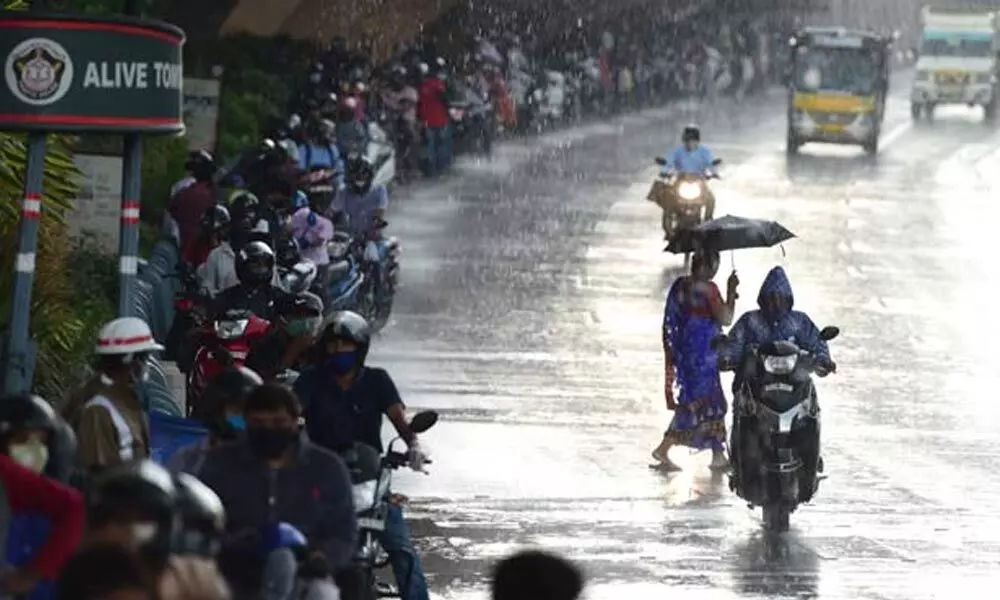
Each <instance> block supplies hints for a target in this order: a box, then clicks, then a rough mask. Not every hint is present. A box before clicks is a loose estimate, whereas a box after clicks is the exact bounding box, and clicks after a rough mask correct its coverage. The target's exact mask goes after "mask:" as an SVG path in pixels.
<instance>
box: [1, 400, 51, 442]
mask: <svg viewBox="0 0 1000 600" xmlns="http://www.w3.org/2000/svg"><path fill="white" fill-rule="evenodd" d="M59 421H60V419H59V417H58V416H56V413H55V411H54V410H52V406H50V405H49V403H48V402H46V401H45V400H44V399H43V398H41V397H40V396H36V395H34V394H16V395H12V396H6V397H4V398H2V399H0V437H6V436H7V435H8V434H9V433H10V432H12V431H15V430H18V429H42V430H44V431H47V432H49V434H50V435H51V434H54V433H55V432H56V428H57V427H58V423H59Z"/></svg>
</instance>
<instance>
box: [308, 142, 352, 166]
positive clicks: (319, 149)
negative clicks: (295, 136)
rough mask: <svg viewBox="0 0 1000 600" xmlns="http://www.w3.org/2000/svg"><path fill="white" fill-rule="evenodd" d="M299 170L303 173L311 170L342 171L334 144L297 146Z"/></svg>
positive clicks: (338, 154)
mask: <svg viewBox="0 0 1000 600" xmlns="http://www.w3.org/2000/svg"><path fill="white" fill-rule="evenodd" d="M299 168H300V169H302V170H303V171H310V170H312V169H342V168H343V163H342V162H341V160H340V152H339V151H338V150H337V146H336V145H335V144H326V145H319V144H313V143H307V144H301V145H300V146H299Z"/></svg>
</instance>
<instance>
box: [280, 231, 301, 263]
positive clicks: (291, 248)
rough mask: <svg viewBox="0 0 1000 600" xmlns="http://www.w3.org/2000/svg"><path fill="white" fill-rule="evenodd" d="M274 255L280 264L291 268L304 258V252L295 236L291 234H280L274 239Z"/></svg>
mask: <svg viewBox="0 0 1000 600" xmlns="http://www.w3.org/2000/svg"><path fill="white" fill-rule="evenodd" d="M274 255H275V257H276V259H277V263H278V266H281V267H284V268H286V269H290V268H292V267H293V266H295V265H297V264H298V263H299V261H301V260H302V253H301V251H300V250H299V245H298V244H297V243H296V242H295V238H293V237H292V236H290V235H282V236H278V239H276V240H275V241H274Z"/></svg>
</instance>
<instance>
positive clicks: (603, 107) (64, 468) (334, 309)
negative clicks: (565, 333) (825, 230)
mask: <svg viewBox="0 0 1000 600" xmlns="http://www.w3.org/2000/svg"><path fill="white" fill-rule="evenodd" d="M580 27H582V25H581V26H580ZM697 31H698V30H686V29H680V28H678V29H677V31H676V32H675V34H674V35H673V36H662V35H661V36H654V35H650V36H646V37H644V38H643V39H645V40H648V43H645V42H644V43H643V44H633V43H631V42H629V41H628V39H627V36H624V35H623V34H620V33H619V34H617V35H615V34H612V33H611V32H610V31H603V32H598V34H597V35H594V36H588V35H584V34H583V32H582V30H580V29H579V28H578V30H575V31H573V32H572V35H569V34H568V35H567V36H566V37H565V39H563V40H562V41H561V42H560V43H558V44H550V46H549V47H543V46H542V45H541V44H540V43H536V42H535V41H534V40H528V39H525V40H522V39H520V38H519V37H518V36H515V35H509V34H506V35H501V34H497V35H494V36H492V38H493V39H490V36H488V35H485V34H483V35H478V36H475V37H474V38H473V39H471V40H470V41H469V43H468V44H466V45H465V46H464V49H463V50H462V52H460V53H459V54H458V55H456V56H454V58H453V60H449V59H445V58H443V57H441V56H440V53H439V52H438V51H437V50H436V49H435V48H434V47H433V45H431V44H424V45H421V46H415V47H410V48H407V49H404V50H403V51H401V52H400V53H399V54H398V55H397V56H396V57H395V58H394V59H393V60H391V61H390V62H389V63H388V64H386V65H384V66H383V67H381V68H378V69H372V68H371V65H370V64H369V63H370V61H369V60H368V59H367V57H365V56H364V55H361V54H359V53H358V52H356V51H350V50H348V48H347V46H346V44H345V43H344V42H343V40H335V41H334V43H333V45H332V47H331V48H330V49H329V51H328V52H327V53H326V54H325V55H324V56H322V57H320V58H319V59H318V60H317V61H315V63H314V64H313V65H311V67H310V69H309V71H308V73H306V75H305V78H304V83H303V85H302V86H301V90H300V93H299V94H298V95H297V97H296V100H295V104H294V106H292V107H290V113H291V116H290V118H289V119H288V120H287V121H285V122H282V123H281V124H280V125H279V126H277V127H275V128H274V131H273V134H272V135H271V136H270V137H269V138H268V139H266V140H263V141H262V142H261V143H260V144H259V145H258V146H257V147H254V148H250V149H248V150H247V151H246V152H245V153H244V154H243V155H241V156H239V157H237V158H236V159H235V160H234V161H232V162H230V163H228V164H226V165H223V164H221V163H220V161H219V160H217V158H216V157H214V156H213V155H212V154H211V153H210V152H208V151H205V150H200V151H196V152H192V153H191V154H190V156H189V157H188V161H187V163H186V165H185V167H186V170H187V172H188V173H187V175H186V176H185V177H184V178H183V179H181V180H180V181H178V182H177V184H175V185H174V186H173V188H172V189H171V190H170V203H169V207H168V210H167V215H166V218H165V226H166V230H167V231H169V232H170V235H171V237H172V238H173V239H174V240H175V242H176V244H177V247H178V250H179V256H180V264H179V268H178V279H179V280H180V283H181V288H182V289H181V292H180V294H179V295H178V299H177V302H176V303H175V309H176V317H175V319H174V323H173V328H172V330H171V333H170V336H169V338H168V339H167V340H166V344H165V345H166V347H164V346H163V345H161V344H160V343H158V342H157V341H156V340H155V339H154V336H153V334H152V331H151V330H150V328H149V326H148V324H147V323H145V322H144V321H142V320H141V319H137V318H134V317H125V318H119V319H115V320H113V321H111V322H109V323H108V324H106V325H105V326H104V327H103V328H102V330H101V331H100V333H99V336H98V340H97V341H96V344H95V348H94V363H93V373H94V374H93V377H91V378H90V379H89V380H88V381H87V382H86V383H85V384H84V385H83V386H82V387H81V388H80V389H79V390H77V392H76V393H75V394H73V396H72V397H71V398H70V399H69V400H68V401H67V402H66V403H65V405H64V406H63V407H62V408H61V410H60V411H59V412H58V413H57V412H56V411H55V410H53V408H52V406H51V405H50V403H48V402H47V401H46V400H44V399H42V398H39V397H37V396H34V395H30V394H22V395H16V396H10V397H6V398H3V399H2V400H0V484H2V493H0V524H3V527H2V528H0V530H2V531H0V533H2V535H0V540H2V539H5V540H6V543H7V548H8V552H7V559H6V562H7V564H8V566H9V567H10V568H8V569H6V570H3V571H2V572H0V593H4V594H8V595H17V596H22V595H23V596H30V597H33V598H38V599H39V600H43V599H47V598H66V599H70V598H72V599H74V600H80V599H84V600H89V599H94V600H97V599H107V598H116V599H119V598H120V599H126V598H127V599H129V600H133V599H134V600H140V599H145V598H148V599H150V600H152V599H154V598H157V599H160V600H169V599H172V598H184V599H191V598H204V599H209V598H226V597H230V596H232V597H236V598H266V599H268V600H271V599H274V600H283V599H288V598H292V597H293V596H301V595H305V597H309V598H316V599H323V598H336V597H338V596H339V597H344V598H348V599H350V598H363V599H365V600H368V599H369V598H374V597H376V589H375V587H376V586H375V581H374V579H373V576H372V575H371V572H372V568H371V566H372V565H373V564H374V563H375V558H374V557H373V556H367V554H368V553H369V550H371V548H372V546H368V545H367V544H366V543H364V542H363V541H362V540H363V539H367V538H365V536H366V535H367V536H370V537H372V538H373V539H375V540H376V542H377V548H378V551H384V552H385V553H386V554H387V555H388V564H389V566H390V567H391V569H392V571H393V574H394V575H395V579H396V585H397V587H398V589H399V592H400V595H401V597H402V598H404V600H427V599H428V598H429V594H428V586H427V580H426V577H425V575H424V572H423V568H422V566H421V563H420V559H419V557H418V555H417V552H416V550H415V548H414V545H413V542H412V540H411V537H410V532H409V528H408V525H407V524H406V521H405V520H404V519H403V513H402V508H403V505H404V504H405V498H404V497H402V496H400V495H398V494H395V493H394V492H393V491H392V490H391V488H388V487H386V489H381V488H379V492H378V494H379V496H378V498H377V499H376V503H375V504H374V505H372V506H371V507H369V506H363V505H361V503H364V502H367V500H364V499H359V498H358V497H357V495H356V490H357V489H358V487H359V486H358V483H359V482H358V477H359V475H358V473H360V472H364V471H365V470H366V469H367V468H368V467H366V466H365V465H363V464H361V463H364V460H361V459H360V458H359V456H362V457H363V456H367V455H366V454H365V451H359V448H368V449H372V450H373V451H374V453H375V454H374V456H376V457H377V458H376V460H375V462H376V466H375V467H374V469H375V470H376V471H377V472H379V473H380V475H379V477H380V479H379V481H383V479H381V477H382V475H381V473H382V472H383V471H386V470H391V469H397V468H401V467H404V466H405V467H409V468H412V469H413V470H415V471H422V470H423V469H424V467H425V465H426V464H427V463H428V462H429V459H428V457H427V455H426V453H425V452H424V451H423V449H422V446H421V444H420V441H419V439H418V438H419V434H421V433H422V432H423V431H426V429H428V428H429V427H430V426H431V425H433V422H434V421H433V419H436V415H431V416H428V413H419V414H418V415H416V416H414V417H413V419H412V420H411V419H408V418H407V415H406V410H405V405H404V402H403V400H402V398H401V397H400V394H399V391H398V390H397V388H396V386H395V384H394V383H393V380H392V378H391V376H390V375H389V374H388V373H387V372H386V371H385V370H383V369H379V368H376V367H372V366H368V365H367V364H366V358H367V355H368V351H369V348H370V345H371V341H372V335H373V332H374V331H375V330H377V329H378V328H380V327H381V326H382V325H384V323H385V320H386V319H387V318H388V310H389V308H391V302H392V296H393V294H394V291H395V283H396V269H397V268H398V265H397V263H396V257H397V254H398V246H397V245H396V242H395V240H393V239H392V238H390V237H388V236H386V235H385V234H384V230H385V228H386V226H387V222H386V220H385V215H386V210H387V208H388V206H389V191H390V186H391V184H393V183H394V182H395V181H397V180H401V181H406V180H408V179H410V178H412V177H413V176H415V175H416V174H417V173H420V172H423V173H424V174H426V175H428V176H436V175H439V174H441V173H442V172H444V171H446V170H447V169H448V168H449V166H450V165H451V164H452V162H453V158H454V154H455V142H456V141H461V140H456V135H459V136H462V135H464V136H466V138H467V139H471V140H473V141H474V142H475V144H476V146H477V147H479V148H480V149H482V150H484V151H486V152H489V149H490V147H491V144H492V140H493V137H494V135H496V134H497V133H499V132H500V131H525V130H528V129H532V128H539V129H540V128H542V127H544V126H547V125H549V124H551V123H555V122H562V121H565V120H567V119H572V118H578V117H580V116H581V115H582V114H584V113H585V112H587V111H592V112H607V111H611V110H617V109H619V108H626V107H634V106H641V105H643V104H645V103H648V102H652V101H654V100H656V99H664V98H666V97H669V96H671V95H675V94H678V93H691V94H698V95H712V94H714V93H715V90H716V89H717V88H719V87H727V86H730V85H734V84H732V83H731V82H730V83H727V84H726V85H725V86H723V85H722V83H723V82H722V81H721V80H720V74H721V73H723V72H727V71H728V72H730V80H736V79H739V80H740V81H744V80H747V79H748V78H750V79H752V78H754V77H755V75H754V73H759V71H755V70H754V69H753V68H751V69H749V70H746V69H743V68H742V65H743V62H744V61H745V60H750V61H751V62H759V55H760V54H761V53H763V52H764V51H763V50H762V47H763V46H762V44H760V43H756V44H751V42H750V40H753V39H757V38H758V37H760V36H759V34H757V33H754V32H753V30H752V29H750V28H740V29H739V30H738V31H731V30H730V29H729V28H726V27H719V28H717V29H715V30H714V31H717V32H718V34H719V35H718V39H719V40H720V41H719V42H713V43H714V44H715V45H716V46H719V47H720V48H724V47H727V45H731V44H730V42H732V41H733V40H738V41H739V44H737V49H736V50H734V51H731V52H730V51H725V52H730V53H729V54H724V53H723V52H724V51H721V50H717V49H715V48H713V46H712V45H710V44H708V43H706V41H705V38H704V32H703V31H702V33H701V34H698V33H696V32H697ZM726 40H728V41H726ZM723 41H726V42H725V43H723ZM569 42H572V44H570V43H569ZM751 46H753V47H751ZM529 48H531V49H532V50H533V52H529V50H528V49H529ZM532 54H533V56H532V57H531V58H529V55H532ZM731 57H736V58H735V59H733V60H734V61H735V63H737V64H738V67H739V68H736V67H734V68H732V69H729V68H728V67H725V66H724V65H725V64H727V62H730V58H731ZM737 87H738V86H737ZM699 141H700V132H698V131H697V129H691V130H689V131H688V130H686V131H685V133H684V143H685V147H682V148H678V150H677V152H675V153H674V154H673V155H672V156H671V157H670V161H669V163H668V165H667V166H666V167H665V173H664V174H665V175H666V174H670V175H672V174H673V172H675V171H676V172H686V171H690V170H700V171H704V170H706V169H710V168H711V167H712V166H714V163H713V162H712V161H713V158H712V156H711V153H710V152H709V151H708V150H707V149H705V148H703V147H702V148H701V149H699V148H698V145H697V143H698V142H699ZM668 171H669V173H668ZM226 190H232V191H231V193H229V194H228V195H227V192H226ZM717 269H718V257H717V256H709V255H705V256H699V257H698V258H697V260H696V261H695V262H694V264H693V270H692V276H691V277H690V278H685V279H682V280H679V281H678V282H677V283H675V285H674V288H672V290H671V295H670V299H669V300H668V308H667V317H666V320H665V323H664V347H665V349H666V350H667V354H668V360H667V375H668V381H667V386H666V391H667V400H668V404H670V405H671V406H672V407H675V406H676V407H677V408H678V412H677V413H676V416H675V420H674V423H672V424H671V428H670V430H668V432H667V435H666V436H665V438H664V442H663V444H662V445H661V446H660V448H658V449H657V451H656V452H654V456H655V457H656V458H657V460H661V461H663V462H664V463H665V464H668V465H669V466H672V467H676V465H672V463H670V460H669V458H668V457H667V455H666V452H667V450H668V449H669V448H670V447H671V446H672V445H675V444H683V445H693V446H697V447H711V448H712V449H713V450H715V451H716V452H717V454H718V453H721V450H722V440H723V437H724V432H725V427H724V425H722V426H721V427H720V425H719V423H720V422H721V418H722V416H724V414H725V400H724V397H722V393H721V385H720V384H719V380H718V365H716V364H715V363H712V364H711V366H709V365H708V363H706V362H705V361H706V360H708V358H709V357H712V356H714V354H713V350H711V348H709V346H708V345H707V344H708V343H709V342H710V338H711V336H712V335H713V334H715V333H717V332H718V330H719V326H720V325H721V324H727V323H729V322H730V321H731V320H732V318H733V315H732V304H733V301H734V298H735V292H736V286H737V284H738V281H736V280H735V277H734V278H731V281H730V289H729V297H728V298H727V300H725V301H723V300H722V299H721V296H720V295H719V292H718V290H717V289H716V288H715V286H714V284H712V283H711V278H712V277H713V276H714V275H715V273H716V271H717ZM761 293H762V296H761V298H762V300H761V311H756V312H754V313H749V314H748V315H744V317H743V318H741V319H740V320H739V321H738V322H737V324H736V325H735V326H734V328H733V330H732V331H731V332H730V342H729V343H730V346H729V350H727V351H726V352H722V355H723V356H725V357H729V360H735V358H733V357H737V358H738V356H739V351H740V348H742V347H743V346H745V345H746V344H753V343H760V342H761V341H763V340H765V339H771V338H775V337H776V336H779V337H780V336H786V337H787V336H793V337H796V336H798V337H799V338H801V339H799V342H800V343H802V344H810V343H813V342H815V343H813V346H810V348H811V349H812V350H813V351H815V352H817V355H818V356H820V357H821V360H823V361H826V362H823V366H824V367H825V368H827V369H828V370H830V371H832V370H833V368H834V367H833V363H832V361H829V354H828V352H826V348H825V344H823V345H820V344H822V341H821V340H820V342H816V340H819V339H820V338H819V337H816V336H817V335H818V334H817V332H815V331H814V330H815V326H813V325H812V322H811V321H809V319H808V317H806V316H805V315H804V314H803V313H799V312H795V311H792V310H791V289H790V287H789V285H788V282H787V279H785V278H784V276H783V274H782V273H780V272H778V273H777V274H773V276H769V279H768V282H767V283H765V289H762V292H761ZM699 319H700V321H699V323H701V324H700V325H698V326H695V321H696V320H699ZM693 332H697V333H693ZM164 351H165V352H166V354H167V356H168V358H171V359H174V360H176V361H177V363H178V365H179V366H180V367H181V370H182V371H183V372H184V373H185V374H186V375H187V382H188V385H187V392H188V393H187V417H189V419H190V420H191V421H193V422H196V423H198V424H199V425H200V426H201V427H203V429H204V432H205V433H204V435H203V436H202V437H201V438H200V439H198V440H197V441H196V442H193V443H191V444H189V445H187V446H185V447H183V448H181V449H180V450H179V451H177V452H175V453H174V454H173V455H172V456H171V457H170V460H169V461H165V462H166V463H167V464H158V463H157V462H154V461H153V460H152V458H153V449H152V444H153V436H154V434H153V431H152V426H151V422H150V416H149V414H147V412H146V411H145V410H144V407H143V404H142V401H141V397H140V390H141V388H142V386H143V383H144V381H145V380H146V379H147V377H148V370H149V360H150V358H151V356H153V355H154V354H157V353H160V352H164ZM823 357H825V358H823ZM728 365H730V363H725V364H724V365H723V367H726V366H728ZM675 379H676V382H677V383H678V384H679V385H680V389H681V393H680V397H679V399H678V401H677V402H675V401H674V399H673V393H672V388H673V383H674V380H675ZM682 408H683V410H681V409H682ZM383 417H387V418H388V419H389V421H390V422H391V423H392V425H393V427H394V429H395V431H396V432H397V433H398V435H399V439H400V440H401V441H402V443H403V444H405V447H406V450H405V451H404V452H396V451H395V450H394V449H393V447H392V445H390V446H389V447H385V446H384V445H383V441H382V439H381V429H382V420H383ZM421 417H424V418H423V419H422V420H421V419H420V418H421ZM432 417H433V418H432ZM716 458H717V460H716V462H719V461H721V460H723V459H721V458H719V456H717V457H716ZM713 464H715V463H713ZM384 481H388V479H385V480H384ZM362 483H364V482H362ZM363 510H367V511H369V512H365V513H363V512H362V511H363ZM373 515H375V516H373ZM376 517H377V518H376ZM373 520H375V521H377V523H376V524H374V525H373V524H372V521H373ZM366 532H367V533H366ZM523 562H524V565H523V566H522V567H517V565H518V564H521V563H518V562H517V561H514V562H512V563H509V564H508V567H509V568H508V569H507V570H506V571H505V570H503V569H498V573H497V579H496V582H495V586H494V597H496V598H497V599H498V600H512V599H513V598H530V597H531V595H530V590H527V589H526V588H525V585H526V583H525V582H529V583H528V584H527V585H528V587H530V586H531V585H535V584H534V583H531V582H538V581H541V580H542V579H544V578H545V577H546V576H550V577H551V576H555V575H558V576H560V577H562V579H561V580H560V581H559V582H557V583H558V585H556V584H553V585H555V587H558V588H559V589H558V590H556V589H555V588H552V590H553V591H552V594H553V595H551V596H549V597H550V598H555V597H558V598H565V599H566V600H571V599H574V598H576V597H577V596H578V595H579V594H580V592H581V589H582V579H581V578H580V576H579V573H578V572H577V571H575V569H573V568H572V567H569V566H566V565H563V564H560V563H559V562H558V561H553V559H551V557H544V556H542V557H539V556H529V557H527V558H526V559H525V560H524V561H523ZM359 565H362V566H359ZM511 565H513V566H511ZM518 568H521V569H522V570H520V571H519V570H518ZM515 574H516V575H515ZM533 577H534V578H535V579H532V578H533ZM537 585H542V583H537ZM545 585H548V584H545Z"/></svg>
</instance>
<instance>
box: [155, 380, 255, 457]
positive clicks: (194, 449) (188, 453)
mask: <svg viewBox="0 0 1000 600" xmlns="http://www.w3.org/2000/svg"><path fill="white" fill-rule="evenodd" d="M263 383H264V382H263V380H262V379H261V378H260V375H258V374H257V373H256V372H255V371H253V370H251V369H250V368H248V367H232V368H229V369H226V370H225V371H223V372H221V373H219V374H218V375H216V376H215V377H214V378H213V379H212V380H211V381H210V382H208V387H207V388H205V392H204V393H203V394H202V396H201V399H200V400H199V402H198V410H197V412H196V413H195V417H197V418H198V419H199V420H201V422H202V424H204V425H205V429H207V430H208V436H207V437H205V438H204V439H202V440H198V441H196V442H192V443H190V444H188V445H186V446H182V447H180V448H179V449H178V450H177V452H176V453H175V454H174V455H173V456H172V457H171V458H170V463H169V464H168V465H167V466H168V467H169V468H170V470H171V471H173V472H175V473H181V472H183V473H190V474H192V475H195V476H198V475H199V474H200V473H201V468H202V466H203V465H204V464H205V457H206V456H207V455H208V452H209V451H210V450H211V449H212V448H214V447H216V446H218V445H219V444H222V443H226V442H232V441H233V440H235V439H236V437H237V436H238V435H239V434H240V433H241V432H242V431H243V430H244V429H246V422H245V421H244V420H243V403H244V402H245V401H246V397H247V396H248V395H249V394H250V392H252V391H254V390H255V389H257V388H258V387H259V386H261V385H262V384H263Z"/></svg>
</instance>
